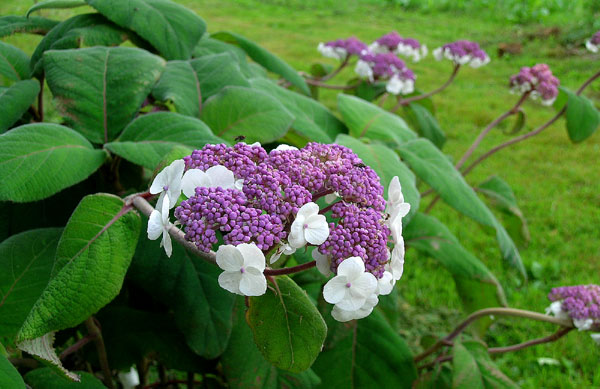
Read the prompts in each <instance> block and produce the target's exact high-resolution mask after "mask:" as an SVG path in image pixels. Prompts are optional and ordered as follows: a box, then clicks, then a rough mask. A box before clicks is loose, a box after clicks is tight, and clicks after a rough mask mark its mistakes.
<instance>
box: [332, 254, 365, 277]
mask: <svg viewBox="0 0 600 389" xmlns="http://www.w3.org/2000/svg"><path fill="white" fill-rule="evenodd" d="M364 272H365V263H364V262H363V260H362V259H361V258H360V257H350V258H346V259H344V260H343V261H342V263H340V265H339V266H338V269H337V274H338V275H342V276H345V277H346V278H347V279H348V281H350V282H352V281H354V280H355V279H357V278H359V277H360V276H361V275H362V274H364Z"/></svg>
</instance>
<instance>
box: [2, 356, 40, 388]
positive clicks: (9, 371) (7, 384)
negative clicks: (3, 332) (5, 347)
mask: <svg viewBox="0 0 600 389" xmlns="http://www.w3.org/2000/svg"><path fill="white" fill-rule="evenodd" d="M0 388H7V389H25V382H23V379H22V378H21V375H20V374H19V372H18V371H17V369H15V367H14V366H13V365H12V364H11V363H10V362H9V361H8V359H7V358H6V357H5V356H4V355H0ZM34 389H35V388H34Z"/></svg>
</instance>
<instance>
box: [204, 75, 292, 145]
mask: <svg viewBox="0 0 600 389" xmlns="http://www.w3.org/2000/svg"><path fill="white" fill-rule="evenodd" d="M201 118H202V120H203V121H204V122H205V123H206V124H208V126H209V127H210V128H211V129H212V131H213V132H214V134H215V135H217V136H219V137H222V138H223V139H226V140H228V141H234V140H235V138H237V137H238V136H240V135H243V136H245V137H246V142H248V143H254V142H261V143H268V142H272V141H274V140H276V139H278V138H280V137H282V136H283V135H284V134H285V133H286V132H287V130H288V129H289V127H290V126H291V125H292V123H293V121H294V116H292V114H290V113H289V112H288V110H287V109H285V107H284V106H283V105H282V104H281V103H280V102H279V101H277V100H276V99H275V98H274V97H271V96H269V95H268V94H266V93H264V92H261V91H258V90H255V89H250V88H243V87H238V86H228V87H226V88H224V89H223V90H222V91H221V92H219V93H218V94H217V95H215V96H213V97H211V98H210V99H208V101H207V102H206V104H205V105H204V108H203V109H202V116H201Z"/></svg>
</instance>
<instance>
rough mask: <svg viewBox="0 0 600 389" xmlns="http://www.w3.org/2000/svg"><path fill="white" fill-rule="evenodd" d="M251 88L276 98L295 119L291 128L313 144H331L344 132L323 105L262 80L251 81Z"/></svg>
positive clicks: (340, 124)
mask: <svg viewBox="0 0 600 389" xmlns="http://www.w3.org/2000/svg"><path fill="white" fill-rule="evenodd" d="M251 84H252V87H253V88H255V89H258V90H261V91H263V92H265V93H268V94H270V95H271V96H274V97H276V98H277V99H278V100H279V101H280V102H281V104H283V105H284V106H285V107H286V108H287V109H288V110H289V111H290V112H291V113H292V114H293V115H294V116H295V117H296V119H295V120H294V123H293V124H292V127H293V128H294V129H295V130H296V131H298V132H299V133H300V134H302V135H304V136H305V137H306V138H308V139H310V140H311V141H314V142H321V143H331V141H332V140H333V139H335V137H336V136H337V135H338V134H339V133H341V132H342V131H344V129H345V126H344V124H343V123H342V122H341V121H340V120H339V119H338V118H337V117H335V116H334V115H333V113H331V111H330V110H329V109H327V108H326V107H325V106H324V105H323V104H320V103H319V102H317V101H315V100H313V99H311V98H308V97H306V96H303V95H301V94H298V93H296V92H292V91H290V90H288V89H285V88H282V87H280V86H278V85H276V84H274V83H273V82H271V81H268V80H266V79H262V78H255V79H253V80H251Z"/></svg>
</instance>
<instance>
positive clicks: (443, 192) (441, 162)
mask: <svg viewBox="0 0 600 389" xmlns="http://www.w3.org/2000/svg"><path fill="white" fill-rule="evenodd" d="M396 150H397V151H398V153H399V154H400V157H402V159H403V160H404V161H405V162H406V163H407V164H408V165H409V166H410V167H411V168H412V170H413V171H414V172H415V174H416V175H417V176H418V177H419V178H421V179H422V180H423V181H425V182H426V183H427V184H429V185H430V186H431V187H432V188H433V189H434V190H435V191H436V192H437V193H439V195H440V197H441V198H442V199H443V200H444V201H446V203H448V205H450V206H451V207H453V208H454V209H456V210H457V211H459V212H461V213H463V214H465V215H467V216H468V217H470V218H471V219H473V220H475V221H477V222H479V223H481V224H483V225H484V226H488V227H492V228H493V229H495V230H496V239H497V240H498V244H499V246H500V251H501V253H502V257H503V258H504V259H505V260H507V261H508V263H509V264H510V265H511V266H513V267H515V268H516V269H517V270H518V271H519V272H520V273H521V275H522V276H523V277H524V278H527V273H526V271H525V267H524V266H523V262H522V260H521V255H520V254H519V251H518V250H517V247H516V246H515V243H514V242H513V240H512V239H511V238H510V236H509V235H508V233H507V232H506V230H505V229H504V227H503V226H502V225H501V224H500V222H498V220H497V219H496V218H495V217H494V215H493V214H492V212H491V211H490V210H489V209H488V207H487V206H486V205H485V204H484V203H483V201H481V199H480V198H479V197H477V195H476V194H475V191H473V189H472V188H471V187H470V186H469V184H467V182H466V181H465V179H464V177H463V176H462V175H461V174H460V173H459V172H458V170H456V169H455V168H454V166H453V165H452V163H450V161H449V160H448V158H446V156H445V155H444V154H443V153H442V152H441V151H440V150H439V149H438V148H437V147H435V146H434V145H433V143H431V142H430V141H429V140H427V139H424V138H419V139H415V140H411V141H408V142H405V143H403V144H401V145H400V146H398V147H397V149H396Z"/></svg>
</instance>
